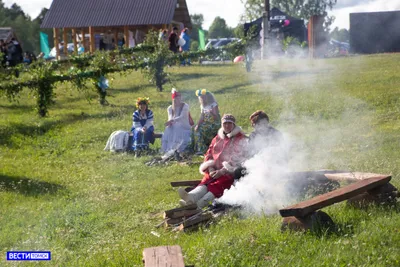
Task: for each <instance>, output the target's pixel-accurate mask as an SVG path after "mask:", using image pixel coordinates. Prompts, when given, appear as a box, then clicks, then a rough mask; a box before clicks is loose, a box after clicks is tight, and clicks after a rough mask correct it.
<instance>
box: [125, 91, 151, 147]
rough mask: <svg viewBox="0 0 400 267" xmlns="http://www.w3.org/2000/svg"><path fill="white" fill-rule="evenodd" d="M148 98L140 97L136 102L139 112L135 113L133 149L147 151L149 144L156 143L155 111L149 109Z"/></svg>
mask: <svg viewBox="0 0 400 267" xmlns="http://www.w3.org/2000/svg"><path fill="white" fill-rule="evenodd" d="M149 104H150V100H149V98H148V97H139V98H138V99H137V101H136V108H137V110H136V111H135V112H134V113H133V126H132V129H131V131H132V133H133V145H132V149H133V150H134V151H137V150H147V149H148V148H149V143H152V144H153V143H154V126H153V121H154V117H153V111H151V110H150V109H149Z"/></svg>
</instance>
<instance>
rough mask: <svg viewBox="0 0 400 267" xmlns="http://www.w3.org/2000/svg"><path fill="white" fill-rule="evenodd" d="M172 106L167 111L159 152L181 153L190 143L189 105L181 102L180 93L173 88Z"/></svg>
mask: <svg viewBox="0 0 400 267" xmlns="http://www.w3.org/2000/svg"><path fill="white" fill-rule="evenodd" d="M171 97H172V105H170V106H169V107H168V109H167V112H168V121H167V122H166V123H165V126H166V127H165V131H164V134H163V136H162V139H161V150H162V152H163V153H167V152H169V151H171V150H176V151H178V152H179V153H181V152H183V151H184V150H185V149H186V147H187V146H188V144H189V143H190V135H191V125H190V113H189V105H188V104H186V103H184V102H182V96H181V93H180V92H178V91H177V90H176V89H175V88H173V89H172V91H171Z"/></svg>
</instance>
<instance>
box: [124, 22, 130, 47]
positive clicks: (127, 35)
mask: <svg viewBox="0 0 400 267" xmlns="http://www.w3.org/2000/svg"><path fill="white" fill-rule="evenodd" d="M124 39H125V47H126V48H129V28H128V26H124Z"/></svg>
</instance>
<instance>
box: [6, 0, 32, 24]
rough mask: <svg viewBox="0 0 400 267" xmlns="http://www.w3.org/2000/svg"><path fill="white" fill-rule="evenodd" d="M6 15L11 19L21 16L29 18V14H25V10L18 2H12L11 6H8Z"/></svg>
mask: <svg viewBox="0 0 400 267" xmlns="http://www.w3.org/2000/svg"><path fill="white" fill-rule="evenodd" d="M6 16H7V17H8V18H9V19H10V20H11V21H14V20H15V19H17V17H19V16H23V17H24V18H25V19H26V18H28V16H27V15H25V13H24V11H23V10H22V8H21V7H20V6H19V5H17V4H15V3H14V4H12V6H11V7H10V8H6Z"/></svg>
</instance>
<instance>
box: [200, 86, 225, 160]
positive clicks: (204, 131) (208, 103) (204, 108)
mask: <svg viewBox="0 0 400 267" xmlns="http://www.w3.org/2000/svg"><path fill="white" fill-rule="evenodd" d="M196 96H197V97H198V99H199V103H200V109H201V114H200V119H199V121H198V123H197V124H196V126H195V127H194V139H195V148H194V149H195V152H196V154H197V155H203V154H204V153H205V152H206V151H207V148H208V146H209V145H210V143H211V140H212V139H213V138H214V136H215V135H216V134H217V132H218V129H219V128H220V119H221V117H220V114H219V109H218V103H217V101H216V100H215V97H214V95H213V94H212V93H211V92H209V91H207V90H206V89H201V90H197V91H196Z"/></svg>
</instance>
